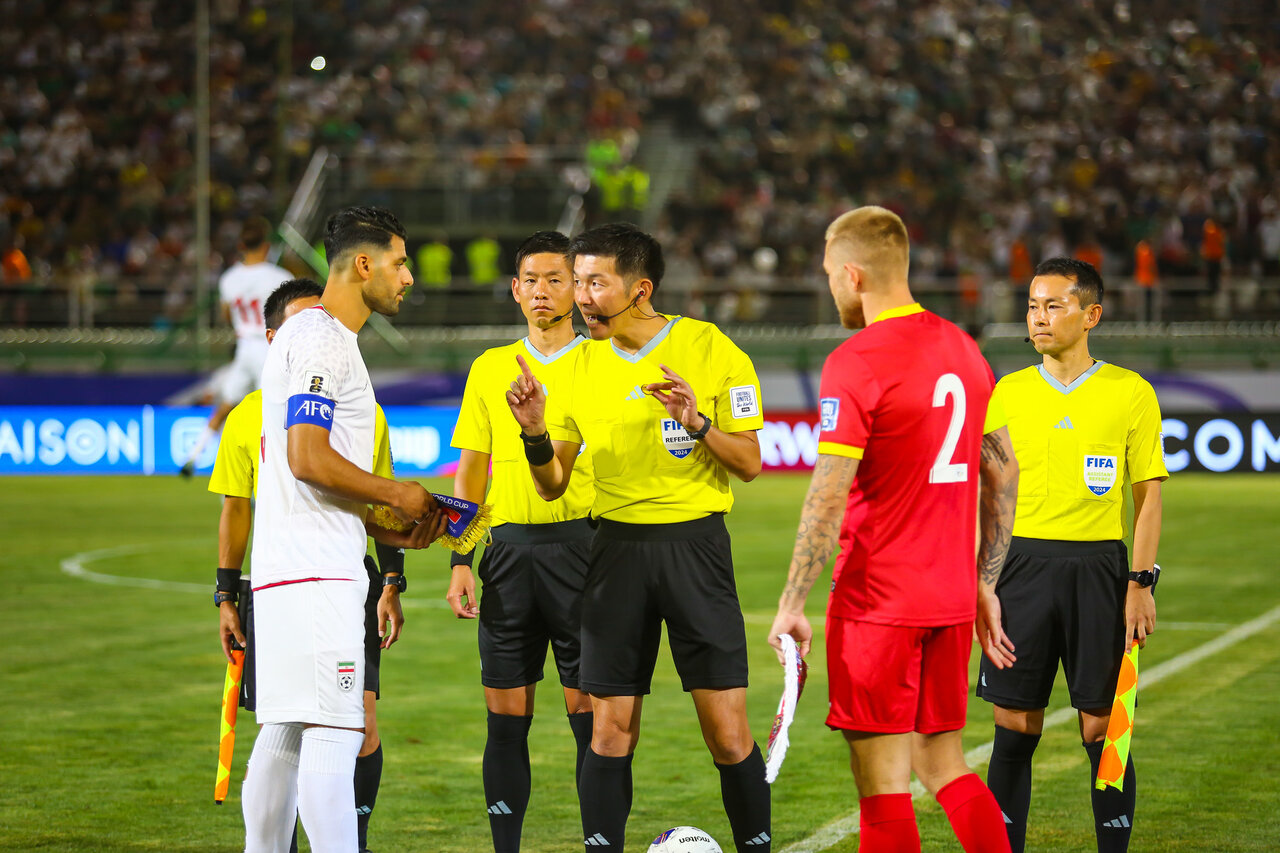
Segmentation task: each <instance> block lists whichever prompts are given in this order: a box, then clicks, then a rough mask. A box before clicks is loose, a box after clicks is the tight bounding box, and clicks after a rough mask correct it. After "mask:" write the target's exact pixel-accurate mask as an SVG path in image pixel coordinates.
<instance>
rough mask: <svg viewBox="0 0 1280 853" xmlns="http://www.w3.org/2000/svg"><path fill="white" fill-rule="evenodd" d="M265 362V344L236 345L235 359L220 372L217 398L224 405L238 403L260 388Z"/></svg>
mask: <svg viewBox="0 0 1280 853" xmlns="http://www.w3.org/2000/svg"><path fill="white" fill-rule="evenodd" d="M266 360H267V342H266V340H263V341H262V345H261V346H258V345H257V344H256V343H250V342H248V341H239V342H237V343H236V357H235V358H234V359H232V361H231V364H229V365H227V368H226V370H224V371H223V372H222V376H221V381H220V382H219V383H218V398H219V399H220V400H221V401H222V402H224V403H239V402H240V401H241V400H243V399H244V398H245V396H246V395H248V394H249V393H251V392H253V391H257V390H258V389H259V388H261V387H262V365H263V364H264V363H266Z"/></svg>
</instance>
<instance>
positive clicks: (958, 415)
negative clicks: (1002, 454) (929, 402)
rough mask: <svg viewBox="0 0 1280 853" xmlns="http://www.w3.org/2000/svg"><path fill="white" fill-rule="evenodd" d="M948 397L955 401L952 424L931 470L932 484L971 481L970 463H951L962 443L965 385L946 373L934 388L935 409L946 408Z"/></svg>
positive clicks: (930, 478)
mask: <svg viewBox="0 0 1280 853" xmlns="http://www.w3.org/2000/svg"><path fill="white" fill-rule="evenodd" d="M948 397H951V398H952V400H954V403H953V405H954V408H952V410H951V423H950V424H948V425H947V434H946V436H945V437H944V438H943V439H942V449H941V450H939V451H938V458H937V459H936V460H934V463H933V467H932V468H930V469H929V482H930V483H965V482H968V480H969V465H968V463H965V462H952V461H951V457H952V456H953V455H954V454H955V452H956V445H957V444H959V443H960V431H961V430H962V429H963V428H964V383H962V382H961V381H960V377H959V376H956V375H955V374H954V373H944V374H942V375H941V376H939V377H938V384H936V385H934V386H933V407H934V408H935V409H936V408H939V407H941V406H945V405H946V404H947V398H948Z"/></svg>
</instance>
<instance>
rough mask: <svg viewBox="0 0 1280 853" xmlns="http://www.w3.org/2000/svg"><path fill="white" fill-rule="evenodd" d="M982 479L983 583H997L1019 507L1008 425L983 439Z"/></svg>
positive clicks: (980, 573) (1015, 463)
mask: <svg viewBox="0 0 1280 853" xmlns="http://www.w3.org/2000/svg"><path fill="white" fill-rule="evenodd" d="M981 482H982V487H981V490H980V492H979V496H978V529H979V532H980V534H981V539H980V542H979V545H978V576H979V579H980V580H981V581H982V583H983V584H985V585H987V586H995V583H996V581H997V580H999V579H1000V571H1001V570H1002V569H1003V568H1004V560H1005V557H1006V555H1008V553H1009V542H1010V540H1011V539H1012V534H1013V519H1014V514H1015V512H1016V510H1017V506H1018V460H1017V459H1016V458H1014V455H1013V446H1012V444H1010V442H1009V431H1008V430H1007V429H1006V428H1004V427H1001V428H1000V429H998V430H996V431H995V432H993V433H990V434H989V435H985V436H983V438H982V466H981Z"/></svg>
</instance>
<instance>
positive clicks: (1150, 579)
mask: <svg viewBox="0 0 1280 853" xmlns="http://www.w3.org/2000/svg"><path fill="white" fill-rule="evenodd" d="M1129 580H1131V581H1133V582H1134V583H1136V584H1137V585H1138V586H1140V587H1142V588H1143V589H1150V590H1151V591H1152V592H1155V591H1156V583H1157V582H1158V581H1159V580H1160V566H1159V565H1158V564H1157V565H1153V566H1152V567H1151V571H1147V572H1129Z"/></svg>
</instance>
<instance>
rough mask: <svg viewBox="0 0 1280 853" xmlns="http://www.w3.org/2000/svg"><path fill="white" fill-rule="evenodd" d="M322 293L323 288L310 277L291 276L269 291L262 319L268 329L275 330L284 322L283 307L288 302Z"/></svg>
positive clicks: (286, 305) (287, 305) (286, 306)
mask: <svg viewBox="0 0 1280 853" xmlns="http://www.w3.org/2000/svg"><path fill="white" fill-rule="evenodd" d="M323 295H324V288H323V287H321V286H320V285H318V284H316V283H315V282H314V281H312V280H311V279H309V278H291V279H289V280H288V281H286V282H284V283H283V284H281V285H280V286H279V287H277V288H276V289H275V290H273V291H271V295H270V296H268V297H267V302H266V304H265V305H263V306H262V319H263V320H264V321H265V322H266V324H267V328H268V329H270V330H271V331H273V332H274V331H277V330H278V329H279V328H280V326H281V325H283V323H284V309H286V308H288V307H289V303H290V302H292V301H293V300H295V299H302V298H303V297H305V296H323Z"/></svg>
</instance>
